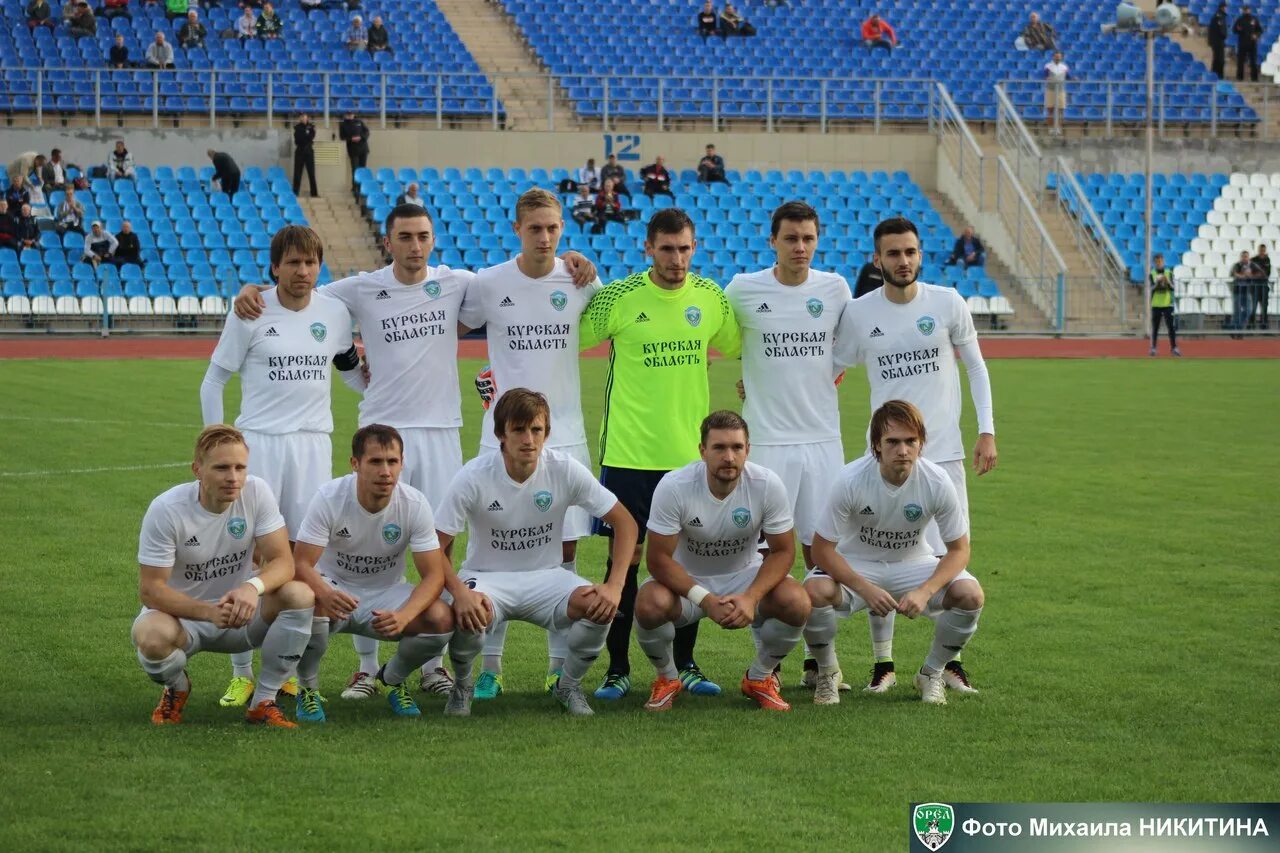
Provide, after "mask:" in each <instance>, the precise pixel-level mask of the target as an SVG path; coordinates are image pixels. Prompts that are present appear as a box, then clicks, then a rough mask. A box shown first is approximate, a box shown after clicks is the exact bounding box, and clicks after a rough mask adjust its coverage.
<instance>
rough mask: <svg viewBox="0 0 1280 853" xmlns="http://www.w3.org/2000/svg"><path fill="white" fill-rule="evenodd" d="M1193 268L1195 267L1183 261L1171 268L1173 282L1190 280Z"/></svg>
mask: <svg viewBox="0 0 1280 853" xmlns="http://www.w3.org/2000/svg"><path fill="white" fill-rule="evenodd" d="M1183 257H1184V258H1185V257H1186V256H1185V255H1184V256H1183ZM1193 266H1196V265H1195V264H1188V263H1186V261H1185V260H1184V261H1183V262H1182V263H1181V264H1179V265H1178V266H1176V267H1174V268H1173V280H1174V281H1175V282H1183V281H1186V280H1187V279H1189V278H1191V268H1192V267H1193Z"/></svg>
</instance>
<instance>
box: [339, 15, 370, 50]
mask: <svg viewBox="0 0 1280 853" xmlns="http://www.w3.org/2000/svg"><path fill="white" fill-rule="evenodd" d="M342 43H343V44H345V45H346V46H347V50H364V49H365V48H366V47H368V46H369V31H368V30H366V29H365V28H364V18H361V17H360V16H359V15H356V16H355V17H354V18H352V19H351V24H350V25H349V26H348V27H347V31H346V32H345V33H343V35H342Z"/></svg>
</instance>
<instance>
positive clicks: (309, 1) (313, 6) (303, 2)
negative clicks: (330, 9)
mask: <svg viewBox="0 0 1280 853" xmlns="http://www.w3.org/2000/svg"><path fill="white" fill-rule="evenodd" d="M298 5H300V6H301V7H302V11H303V12H306V13H307V15H308V16H310V15H311V13H312V12H318V11H320V10H321V9H323V8H324V6H325V0H299V3H298Z"/></svg>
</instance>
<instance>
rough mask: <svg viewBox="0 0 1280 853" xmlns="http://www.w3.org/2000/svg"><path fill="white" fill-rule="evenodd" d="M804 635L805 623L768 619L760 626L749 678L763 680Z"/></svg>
mask: <svg viewBox="0 0 1280 853" xmlns="http://www.w3.org/2000/svg"><path fill="white" fill-rule="evenodd" d="M803 635H804V626H803V625H788V624H787V623H786V622H783V621H782V620H781V619H766V620H764V623H763V624H762V625H761V626H760V633H759V643H760V644H759V646H758V648H757V651H756V659H755V661H754V662H753V663H752V664H751V666H750V667H749V668H748V669H747V678H749V679H751V680H752V681H762V680H764V679H765V678H768V677H769V675H770V673H772V672H773V671H774V669H776V668H777V666H778V664H780V663H782V659H783V658H785V657H786V656H787V655H789V654H791V650H792V649H794V648H795V647H796V646H797V645H798V644H799V642H800V638H801V637H802V636H803Z"/></svg>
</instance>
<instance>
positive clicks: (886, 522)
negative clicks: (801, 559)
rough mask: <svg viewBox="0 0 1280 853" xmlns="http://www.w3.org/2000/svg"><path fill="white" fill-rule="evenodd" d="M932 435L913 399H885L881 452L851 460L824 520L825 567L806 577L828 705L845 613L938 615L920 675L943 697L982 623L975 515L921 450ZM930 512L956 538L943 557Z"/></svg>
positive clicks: (819, 547) (935, 698)
mask: <svg viewBox="0 0 1280 853" xmlns="http://www.w3.org/2000/svg"><path fill="white" fill-rule="evenodd" d="M924 443H925V428H924V416H923V415H922V414H920V410H919V409H917V408H916V407H915V406H913V405H912V404H911V403H906V402H903V401H902V400H890V401H888V402H887V403H885V404H884V405H882V406H881V407H880V408H878V409H876V411H875V414H873V415H872V416H871V449H872V454H873V455H868V456H864V457H862V458H861V459H858V460H857V461H855V462H850V463H849V464H848V465H846V466H845V467H844V469H843V470H842V471H841V472H840V476H839V478H838V479H837V481H836V485H835V488H833V489H832V492H831V499H830V502H829V504H828V506H827V509H826V512H825V513H824V514H823V516H822V518H821V520H820V521H819V523H818V528H817V533H816V535H815V536H814V537H813V556H814V559H815V560H816V561H817V564H818V565H819V566H822V568H821V569H815V570H813V571H812V572H810V573H809V576H808V578H806V579H805V584H804V586H805V589H806V590H807V591H808V593H809V599H810V601H812V602H813V614H812V615H811V616H810V617H809V624H808V626H807V627H806V628H805V632H804V638H805V641H806V642H807V643H808V644H809V648H810V650H811V651H812V653H813V656H814V658H815V659H816V660H817V662H818V683H817V687H816V689H815V691H814V695H813V701H814V703H816V704H818V705H835V704H837V703H839V701H840V694H839V692H838V691H837V685H839V683H840V679H841V676H840V665H839V664H838V663H837V661H836V653H835V647H834V645H833V642H834V640H835V636H836V628H837V622H836V619H837V617H839V618H842V619H843V618H848V617H849V616H851V615H852V614H854V613H856V612H858V611H859V610H862V609H863V608H866V609H867V610H870V611H871V612H872V613H874V614H876V615H877V616H884V615H885V614H888V613H893V612H897V613H901V614H902V615H903V616H906V617H907V618H909V619H914V618H915V617H917V616H920V615H925V616H928V617H930V618H932V619H934V620H935V623H936V625H935V628H934V635H933V645H932V646H931V647H930V649H929V655H928V657H926V658H925V662H924V666H923V667H921V668H920V672H919V673H918V674H917V675H916V687H918V688H919V689H920V694H921V699H923V700H924V701H925V702H928V703H930V704H933V705H945V704H946V701H947V697H946V693H945V692H944V690H943V686H944V684H943V675H942V670H943V667H944V666H946V663H947V661H949V660H952V659H953V658H954V657H955V656H956V655H957V654H959V653H960V651H961V649H963V648H964V646H965V644H966V643H968V642H969V639H970V638H971V637H972V636H973V634H974V632H975V631H976V630H977V629H978V616H979V614H981V613H982V604H983V594H982V587H981V586H980V585H979V584H978V581H977V579H976V578H974V576H973V575H971V574H969V572H968V571H966V570H965V566H967V565H968V564H969V529H968V522H967V521H966V519H965V513H964V511H963V509H962V507H961V504H960V500H959V498H958V496H957V494H956V488H955V486H954V485H953V484H952V482H951V478H950V477H949V476H948V475H947V473H946V471H944V470H943V469H942V468H941V467H939V466H938V465H936V464H934V463H933V462H930V461H929V460H927V459H925V458H923V457H922V456H921V455H920V451H921V448H923V447H924ZM930 520H936V521H937V524H938V530H939V532H940V533H941V535H942V539H943V541H944V542H945V543H946V548H947V553H946V554H945V555H943V557H942V558H941V559H939V558H938V557H935V556H934V555H933V552H932V549H931V548H930V547H929V545H928V543H927V542H926V540H925V537H924V534H923V531H924V529H925V528H926V527H927V526H928V524H929V521H930Z"/></svg>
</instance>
